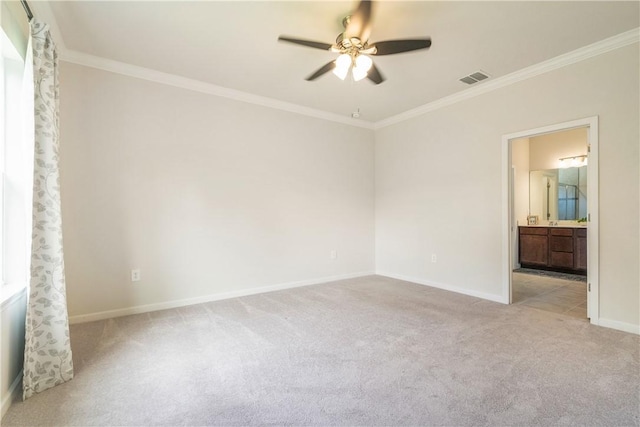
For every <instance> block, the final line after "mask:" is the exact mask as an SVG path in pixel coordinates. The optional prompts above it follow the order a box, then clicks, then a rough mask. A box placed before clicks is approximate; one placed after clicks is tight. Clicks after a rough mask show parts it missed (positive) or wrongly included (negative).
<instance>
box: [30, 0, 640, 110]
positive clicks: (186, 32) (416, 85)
mask: <svg viewBox="0 0 640 427" xmlns="http://www.w3.org/2000/svg"><path fill="white" fill-rule="evenodd" d="M639 4H640V3H639V2H637V1H631V2H612V1H604V2H592V1H568V2H537V1H535V2H534V1H531V2H522V1H514V2H505V1H501V2H483V1H472V2H459V1H415V2H402V1H384V2H377V3H376V4H375V5H374V17H373V31H372V36H371V41H373V42H375V41H380V40H388V39H398V38H412V37H423V36H430V37H431V38H432V40H433V45H432V47H431V49H429V50H426V51H417V52H411V53H404V54H399V55H392V56H384V57H377V58H374V61H375V63H376V65H377V66H378V68H379V69H380V71H381V72H382V74H383V75H384V76H385V77H386V79H387V80H386V81H385V82H384V83H382V84H381V85H378V86H376V85H374V84H373V83H371V82H370V81H368V80H363V81H361V82H357V83H354V82H352V81H348V80H345V81H341V80H339V79H338V78H336V77H335V76H334V75H333V74H331V73H328V74H325V75H324V76H322V77H320V78H319V79H318V80H316V81H314V82H307V81H305V80H304V78H305V77H306V76H308V75H309V74H311V73H312V72H313V71H314V70H315V69H317V68H319V67H320V66H322V65H324V64H325V63H327V62H329V61H330V60H331V59H333V58H335V57H336V54H332V53H330V52H323V51H320V50H315V49H310V48H305V47H300V46H296V45H292V44H287V43H278V42H277V38H278V36H279V35H281V34H282V35H289V36H294V37H299V38H304V39H311V40H317V41H322V42H326V43H332V42H333V41H334V40H335V38H336V36H337V35H338V34H339V33H340V32H341V30H342V26H341V20H342V18H343V17H344V16H345V15H347V14H348V13H349V11H350V10H352V9H353V8H354V7H355V6H356V2H355V1H353V2H350V1H346V2H345V1H335V2H333V1H304V2H294V1H286V2H275V1H260V2H248V1H203V2H184V1H180V2H164V1H144V2H131V1H125V2H116V1H106V2H100V1H53V2H50V3H49V6H50V8H51V11H52V12H53V16H54V17H55V21H57V26H58V27H59V29H60V35H59V36H61V37H62V39H63V40H62V43H60V44H63V45H64V46H66V49H67V50H72V51H78V52H82V53H86V54H90V55H95V56H99V57H103V58H108V59H111V60H116V61H120V62H124V63H129V64H133V65H137V66H141V67H146V68H150V69H153V70H158V71H162V72H165V73H170V74H175V75H179V76H183V77H188V78H191V79H195V80H199V81H202V82H207V83H211V84H214V85H218V86H222V87H225V88H230V89H235V90H239V91H243V92H248V93H251V94H255V95H259V96H264V97H268V98H273V99H276V100H280V101H286V102H289V103H294V104H298V105H302V106H306V107H311V108H314V109H319V110H323V111H326V112H332V113H337V114H340V115H343V116H345V117H348V116H350V115H351V112H352V111H354V110H355V109H357V108H360V110H361V114H362V116H361V119H362V120H366V121H371V122H376V121H379V120H382V119H385V118H389V117H391V116H394V115H397V114H399V113H402V112H404V111H407V110H410V109H412V108H416V107H419V106H421V105H424V104H427V103H430V102H433V101H435V100H438V99H440V98H443V97H445V96H447V95H451V94H454V93H456V92H459V91H463V90H465V89H468V88H469V86H467V85H465V84H463V83H461V82H459V81H458V79H459V78H460V77H462V76H464V75H467V74H470V73H472V72H474V71H477V70H479V69H481V70H483V71H485V72H487V73H489V74H490V75H491V76H492V78H497V77H501V76H504V75H506V74H509V73H512V72H514V71H517V70H520V69H522V68H525V67H528V66H531V65H534V64H537V63H539V62H542V61H545V60H548V59H550V58H553V57H556V56H558V55H560V54H563V53H566V52H570V51H572V50H575V49H577V48H580V47H583V46H586V45H588V44H591V43H594V42H597V41H600V40H602V39H605V38H607V37H611V36H614V35H617V34H620V33H622V32H625V31H628V30H631V29H634V28H637V27H638V26H639V25H640V23H639V21H640V18H639V16H640V11H639ZM36 15H37V10H36ZM63 59H64V54H63ZM479 84H482V83H479Z"/></svg>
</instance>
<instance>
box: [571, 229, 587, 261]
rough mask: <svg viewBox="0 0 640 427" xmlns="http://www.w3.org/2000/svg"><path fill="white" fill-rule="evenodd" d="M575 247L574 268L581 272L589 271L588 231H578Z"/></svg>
mask: <svg viewBox="0 0 640 427" xmlns="http://www.w3.org/2000/svg"><path fill="white" fill-rule="evenodd" d="M575 246H576V247H575V253H574V255H575V258H574V261H575V266H574V268H575V269H576V270H580V271H587V230H583V229H578V230H576V244H575Z"/></svg>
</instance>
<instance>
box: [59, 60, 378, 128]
mask: <svg viewBox="0 0 640 427" xmlns="http://www.w3.org/2000/svg"><path fill="white" fill-rule="evenodd" d="M60 59H61V60H62V61H65V62H70V63H73V64H78V65H83V66H85V67H91V68H97V69H100V70H104V71H109V72H112V73H116V74H121V75H124V76H129V77H134V78H138V79H143V80H148V81H151V82H155V83H160V84H165V85H168V86H174V87H178V88H181V89H187V90H192V91H195V92H200V93H205V94H208V95H214V96H220V97H223V98H229V99H232V100H234V101H240V102H246V103H249V104H255V105H260V106H263V107H268V108H274V109H276V110H282V111H287V112H290V113H296V114H302V115H305V116H309V117H314V118H317V119H322V120H329V121H332V122H337V123H342V124H345V125H349V126H356V127H360V128H365V129H373V127H374V124H373V123H372V122H368V121H364V120H355V119H352V118H349V117H344V116H341V115H339V114H335V113H329V112H327V111H322V110H317V109H315V108H309V107H304V106H302V105H298V104H293V103H290V102H285V101H280V100H277V99H273V98H267V97H265V96H259V95H254V94H251V93H248V92H242V91H239V90H235V89H229V88H226V87H222V86H218V85H214V84H212V83H206V82H203V81H200V80H195V79H190V78H187V77H182V76H177V75H175V74H169V73H163V72H161V71H156V70H152V69H150V68H144V67H139V66H137V65H131V64H127V63H124V62H119V61H114V60H112V59H106V58H102V57H99V56H95V55H89V54H87V53H83V52H78V51H75V50H71V49H67V50H66V51H64V52H63V53H62V54H61V56H60Z"/></svg>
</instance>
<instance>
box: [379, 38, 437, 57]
mask: <svg viewBox="0 0 640 427" xmlns="http://www.w3.org/2000/svg"><path fill="white" fill-rule="evenodd" d="M372 46H373V47H375V48H376V53H374V55H378V56H379V55H393V54H395V53H402V52H410V51H412V50H419V49H428V48H429V47H430V46H431V39H428V38H425V39H415V40H387V41H384V42H376V43H373V44H372Z"/></svg>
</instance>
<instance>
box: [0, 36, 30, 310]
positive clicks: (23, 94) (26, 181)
mask: <svg viewBox="0 0 640 427" xmlns="http://www.w3.org/2000/svg"><path fill="white" fill-rule="evenodd" d="M0 51H1V54H2V61H1V62H0V129H2V131H0V224H1V225H2V226H1V227H0V242H1V245H0V260H1V262H0V278H1V280H2V286H1V288H0V289H1V290H2V292H1V297H0V301H5V300H6V299H7V298H10V297H11V296H12V295H14V294H15V293H16V292H18V291H20V290H21V289H23V288H24V287H25V286H26V285H27V282H28V280H29V252H30V249H31V248H30V243H31V238H30V234H31V233H30V228H31V206H30V205H31V184H32V180H33V177H32V176H31V174H32V171H33V131H32V129H33V118H32V117H31V116H32V115H33V89H32V85H31V84H30V81H29V80H31V77H30V76H31V75H30V74H29V75H27V74H25V60H24V59H23V58H22V57H21V56H20V54H19V53H18V51H17V50H16V48H15V47H14V45H13V44H12V43H11V41H10V40H9V38H8V37H7V35H6V34H5V33H4V31H2V30H1V29H0ZM27 61H28V62H29V61H30V59H28V60H27ZM29 70H30V69H28V70H27V71H29ZM23 81H25V82H28V84H23ZM28 129H31V131H30V132H29V131H28ZM30 162H31V164H30Z"/></svg>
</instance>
